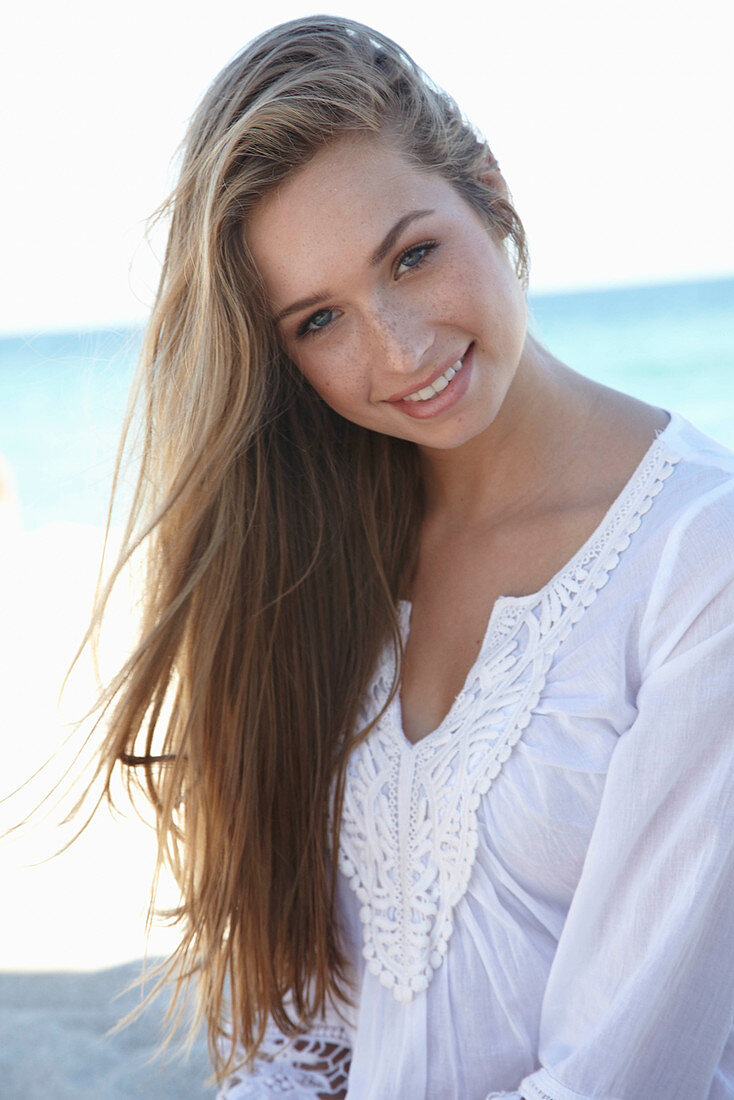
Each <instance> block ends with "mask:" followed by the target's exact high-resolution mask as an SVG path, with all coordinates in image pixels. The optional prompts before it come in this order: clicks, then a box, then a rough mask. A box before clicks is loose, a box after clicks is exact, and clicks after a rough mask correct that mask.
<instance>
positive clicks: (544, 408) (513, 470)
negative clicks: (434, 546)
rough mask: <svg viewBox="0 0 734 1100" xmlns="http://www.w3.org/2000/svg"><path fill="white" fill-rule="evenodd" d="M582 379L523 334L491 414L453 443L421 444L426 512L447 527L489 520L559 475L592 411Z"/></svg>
mask: <svg viewBox="0 0 734 1100" xmlns="http://www.w3.org/2000/svg"><path fill="white" fill-rule="evenodd" d="M585 381H586V380H584V379H582V378H581V376H580V375H577V374H576V373H575V372H574V371H571V370H570V369H569V368H568V367H566V366H564V365H563V364H562V363H561V362H560V361H559V360H557V359H555V358H554V357H553V356H552V355H551V354H550V353H549V352H547V351H546V350H545V349H544V348H542V347H540V345H539V344H538V343H537V342H536V341H535V340H534V339H533V337H532V336H528V337H527V339H526V342H525V347H524V349H523V352H522V356H521V359H520V363H519V365H518V369H517V372H516V374H515V377H514V379H513V381H512V384H511V385H510V388H509V389H508V391H507V394H506V396H505V398H504V400H503V402H502V406H501V408H500V411H499V412H498V414H497V415H496V417H495V418H494V420H493V421H492V422H491V423H490V424H489V425H488V426H487V427H486V428H485V429H484V430H483V431H482V432H480V433H479V435H476V436H474V437H472V438H471V439H469V440H468V441H467V442H466V443H463V444H461V445H460V446H458V447H454V448H451V449H438V448H429V447H421V448H420V453H421V466H422V471H423V478H424V484H425V492H426V519H427V521H428V522H430V523H439V524H441V525H442V526H446V527H447V528H453V527H461V528H463V529H466V528H471V527H472V526H481V525H485V524H487V523H493V522H495V521H496V520H497V519H499V518H500V517H502V516H505V515H508V514H511V513H512V512H513V511H514V510H515V509H516V508H520V507H527V505H528V504H530V503H531V502H532V501H534V500H537V499H539V498H542V497H543V496H544V494H545V493H546V492H547V491H548V489H549V488H550V487H551V486H552V485H553V484H554V483H555V482H556V481H557V478H558V473H559V470H560V468H561V466H562V464H563V463H564V462H565V461H567V460H568V459H569V457H570V454H569V447H570V446H572V445H573V443H572V440H573V438H577V437H578V434H577V432H571V431H570V430H569V428H570V423H571V422H573V424H574V426H575V427H576V428H578V427H579V425H580V423H581V422H582V421H583V420H585V419H586V418H587V417H588V416H589V413H590V411H591V403H592V397H591V395H590V392H589V390H588V389H587V386H586V385H585V384H584V383H585Z"/></svg>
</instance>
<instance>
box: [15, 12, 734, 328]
mask: <svg viewBox="0 0 734 1100" xmlns="http://www.w3.org/2000/svg"><path fill="white" fill-rule="evenodd" d="M314 11H325V12H329V13H333V14H340V15H346V16H349V17H350V18H354V19H358V20H360V21H362V22H366V23H369V24H371V25H372V26H375V27H376V28H378V29H379V30H381V31H383V32H385V33H387V34H388V35H390V36H391V37H392V38H394V39H395V40H396V41H397V42H399V43H400V44H401V45H402V46H403V47H404V48H406V49H407V50H408V52H409V53H411V54H412V55H413V56H414V57H415V59H416V60H417V61H418V62H419V63H420V64H421V65H422V66H423V67H424V68H425V69H426V70H427V72H428V73H429V74H430V75H431V76H432V77H433V78H434V79H435V80H436V81H437V82H438V83H439V84H441V85H442V86H443V87H445V88H446V89H447V90H448V91H449V92H450V93H451V94H452V95H453V96H454V98H455V99H456V100H457V101H458V103H459V104H460V106H461V107H462V109H463V111H464V113H465V114H466V115H467V116H468V117H469V118H470V119H471V120H472V122H473V123H474V124H475V125H476V126H477V127H478V128H479V129H480V130H481V131H483V133H484V134H485V135H486V136H487V138H488V140H489V143H490V145H491V147H492V150H493V152H494V154H495V156H496V157H497V159H498V160H499V162H500V165H501V167H502V169H503V172H504V174H505V178H506V179H507V181H508V183H509V186H510V189H511V191H512V194H513V197H514V200H515V204H516V207H517V209H518V212H519V213H520V216H521V218H522V220H523V222H524V224H525V227H526V231H527V234H528V239H529V245H530V255H531V263H532V267H531V291H535V292H542V291H547V290H568V289H581V288H586V287H606V286H620V285H626V284H637V283H649V282H671V281H684V280H696V279H704V278H713V277H719V276H727V275H731V274H734V219H733V218H732V216H731V203H732V195H734V154H733V153H732V144H733V143H732V141H731V134H732V129H733V126H732V123H733V121H734V120H733V119H732V103H733V102H734V94H733V91H734V88H733V87H732V84H733V81H732V76H731V72H732V68H731V49H730V44H731V41H732V38H731V31H732V22H734V12H733V11H732V8H731V4H730V0H696V3H695V4H694V3H691V2H690V0H684V2H683V0H666V2H661V0H615V2H614V3H611V2H606V3H603V4H602V3H599V2H598V0H553V2H552V3H551V2H549V0H504V2H503V3H489V2H487V0H483V2H482V3H480V4H476V3H471V2H467V0H453V2H452V3H450V4H442V5H439V4H432V3H430V0H420V2H418V0H402V2H399V3H396V2H395V0H393V2H391V3H388V2H387V0H372V2H371V3H364V2H346V0H345V2H343V3H339V4H336V5H334V4H325V5H321V6H316V7H314V6H312V5H311V4H308V3H300V2H294V0H291V2H286V0H271V2H270V3H268V4H267V5H254V4H249V3H247V2H246V0H245V2H243V0H239V2H237V3H234V2H232V0H207V2H206V3H201V0H199V2H197V3H196V4H194V3H189V2H188V0H147V2H146V0H126V2H125V3H124V4H101V3H99V0H68V2H66V3H64V4H59V3H58V2H56V0H42V2H34V0H28V3H26V4H23V5H21V4H14V5H13V6H12V8H10V9H9V10H8V11H7V12H6V13H5V14H4V17H3V24H4V27H3V41H2V44H0V94H1V102H2V105H3V116H4V119H3V132H4V135H5V141H4V144H5V150H4V152H5V157H4V169H3V172H2V173H1V174H0V233H1V240H2V253H3V262H2V264H0V280H1V282H0V334H12V333H32V332H36V331H43V330H63V329H74V328H94V327H107V326H124V325H128V324H137V323H140V322H142V321H143V320H144V318H145V316H146V314H147V312H148V309H149V307H150V304H151V301H152V298H153V294H154V290H155V286H156V282H157V273H158V265H159V259H158V258H159V257H160V255H161V254H162V249H163V246H164V240H163V237H162V235H161V234H160V233H158V234H157V235H153V237H152V239H151V240H150V242H148V241H146V237H145V223H146V219H147V218H148V216H149V215H150V214H151V213H152V212H153V211H154V210H155V208H156V207H157V206H158V205H159V203H161V202H162V201H163V199H164V198H165V196H166V194H167V192H168V191H169V189H170V188H171V186H172V184H173V181H174V176H173V174H172V167H171V162H172V158H173V154H174V152H175V150H176V147H177V146H178V144H179V142H180V140H181V138H182V137H183V133H184V130H185V126H186V121H187V119H188V118H189V116H190V115H191V114H192V112H193V110H194V108H195V107H196V104H197V102H198V100H199V99H200V97H201V95H202V94H203V92H204V90H205V89H206V87H207V85H208V84H209V83H210V81H211V80H212V79H213V77H214V76H215V75H216V73H217V72H218V71H219V69H220V68H221V67H222V66H223V65H224V64H225V63H226V62H227V61H228V60H229V59H230V58H231V57H232V56H233V55H234V54H235V53H237V52H238V51H239V50H240V49H241V47H242V46H243V45H244V44H245V43H246V42H247V41H248V40H249V39H250V38H252V37H253V36H254V35H256V34H258V33H259V32H260V31H262V30H264V29H265V28H266V27H268V26H272V25H274V24H275V23H279V22H282V21H284V20H286V19H291V18H295V17H297V16H301V15H308V14H312V13H313V12H314Z"/></svg>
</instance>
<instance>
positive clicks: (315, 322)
mask: <svg viewBox="0 0 734 1100" xmlns="http://www.w3.org/2000/svg"><path fill="white" fill-rule="evenodd" d="M335 317H336V310H333V309H319V310H317V311H316V313H312V314H311V316H310V317H307V318H306V320H305V321H304V322H303V324H302V325H299V326H298V329H297V330H296V335H297V336H313V335H315V334H316V333H318V332H323V331H324V329H326V328H328V327H329V325H330V324H331V323H332V321H333V320H334V319H335Z"/></svg>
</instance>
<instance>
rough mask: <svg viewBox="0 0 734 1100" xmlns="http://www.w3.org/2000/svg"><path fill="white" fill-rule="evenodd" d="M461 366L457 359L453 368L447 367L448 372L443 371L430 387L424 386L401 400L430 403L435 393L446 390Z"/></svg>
mask: <svg viewBox="0 0 734 1100" xmlns="http://www.w3.org/2000/svg"><path fill="white" fill-rule="evenodd" d="M463 366H464V364H463V362H462V360H461V359H457V360H456V362H455V363H454V365H453V367H449V368H448V370H445V371H444V372H443V374H442V375H440V376H439V377H438V378H437V379H436V381H435V382H431V384H430V386H424V387H423V389H422V390H418V391H417V392H416V393H411V394H408V396H407V397H404V398H403V401H430V399H431V398H432V397H435V396H436V394H437V393H441V391H442V390H445V389H446V387H447V386H448V384H449V382H450V381H451V379H452V378H453V377H454V375H455V374H457V373H458V372H459V371H460V370H461V368H462V367H463Z"/></svg>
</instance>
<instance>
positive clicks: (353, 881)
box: [219, 415, 734, 1100]
mask: <svg viewBox="0 0 734 1100" xmlns="http://www.w3.org/2000/svg"><path fill="white" fill-rule="evenodd" d="M400 614H401V622H402V629H403V632H404V636H407V631H408V630H409V628H410V604H408V603H406V602H403V603H401V605H400ZM393 668H394V654H393V652H392V646H391V645H388V646H387V647H386V649H385V652H384V653H383V654H382V656H381V658H380V661H379V663H378V667H377V669H376V671H375V675H374V678H373V680H372V683H371V686H370V689H369V691H368V693H367V697H366V699H365V701H364V705H363V710H362V714H361V721H362V723H363V722H364V721H365V720H366V719H367V718H369V717H371V716H373V715H374V714H376V712H377V710H379V707H380V705H381V704H382V702H383V701H384V699H385V698H386V696H387V694H388V690H389V686H390V683H391V679H392V671H393ZM339 865H340V869H341V874H340V884H339V911H340V917H341V921H342V924H343V928H344V935H345V943H346V947H347V952H348V955H349V957H350V958H351V959H352V961H353V966H354V974H355V978H356V988H357V994H356V1001H357V1004H356V1007H355V1008H354V1009H350V1010H348V1011H347V1012H346V1017H347V1018H346V1020H342V1019H340V1017H339V1016H338V1015H337V1014H336V1012H334V1011H333V1010H330V1011H329V1013H328V1014H327V1016H326V1018H325V1019H324V1021H323V1023H322V1025H321V1026H318V1027H315V1028H314V1029H312V1030H311V1031H310V1032H309V1034H308V1035H306V1036H304V1037H303V1038H301V1039H298V1040H296V1041H294V1042H290V1043H288V1042H286V1041H285V1040H284V1039H283V1037H282V1036H281V1035H279V1034H278V1033H277V1032H276V1031H274V1030H273V1029H270V1030H269V1033H268V1039H267V1043H266V1046H265V1048H264V1055H265V1056H264V1057H261V1058H259V1059H258V1061H257V1062H256V1064H255V1066H254V1069H252V1070H250V1071H247V1070H244V1069H243V1070H240V1071H238V1072H237V1073H235V1075H234V1076H233V1077H231V1078H230V1079H229V1080H228V1082H227V1083H226V1084H225V1085H224V1086H223V1088H222V1090H221V1092H220V1094H219V1096H220V1100H245V1098H246V1097H247V1098H249V1097H260V1098H267V1097H273V1096H280V1095H281V1094H287V1095H288V1096H289V1097H291V1100H306V1098H309V1100H313V1098H315V1097H329V1096H335V1095H338V1094H339V1093H340V1091H341V1090H343V1088H344V1087H345V1085H347V1096H348V1100H487V1098H489V1097H505V1098H507V1100H510V1098H517V1097H520V1096H522V1097H525V1098H526V1100H592V1098H593V1100H663V1098H664V1100H724V1098H727V1100H731V1098H734V1030H733V1029H734V454H732V453H731V452H729V451H728V450H726V449H725V448H724V447H722V446H720V445H719V444H718V443H715V442H714V441H713V440H711V439H709V438H708V437H707V436H705V435H703V434H702V433H701V432H699V431H698V430H697V429H696V428H694V427H693V426H692V425H691V424H689V423H688V422H687V421H686V420H684V419H683V418H682V417H680V416H678V415H673V416H672V418H671V421H670V423H669V424H668V426H667V427H666V428H665V430H664V431H663V432H662V433H660V434H659V437H658V438H657V440H656V441H655V442H654V443H653V445H652V447H651V448H650V450H649V451H648V453H647V455H646V456H645V458H644V459H643V461H642V463H641V464H640V466H639V467H638V469H637V470H636V472H635V474H634V475H633V477H632V478H631V480H630V481H629V483H628V484H627V486H626V487H625V489H624V491H623V492H622V493H621V495H620V496H619V497H618V499H617V500H616V501H615V503H614V504H613V505H612V507H611V508H610V510H609V512H608V513H607V515H606V517H605V519H604V521H603V522H602V523H601V525H600V526H599V528H598V529H597V531H596V532H595V533H594V534H593V535H592V537H591V538H590V539H589V540H588V541H587V542H586V543H585V545H584V546H583V547H582V548H581V549H580V550H579V552H578V553H577V554H576V555H575V556H574V558H573V559H572V560H571V561H570V562H569V563H568V565H567V566H566V567H565V568H564V569H563V570H561V572H560V573H558V574H557V575H556V576H555V577H554V578H553V579H552V580H551V581H550V583H549V584H547V585H546V586H545V587H544V588H543V589H542V590H541V591H540V592H538V593H536V594H535V595H532V596H524V597H501V598H500V599H499V600H498V601H497V603H496V605H495V607H494V609H493V611H492V615H491V617H490V620H489V623H488V625H487V631H486V635H485V638H484V641H483V643H482V647H481V651H480V653H479V656H478V657H477V660H476V662H475V664H474V666H473V667H472V669H471V671H470V672H469V674H468V676H467V679H466V683H465V685H464V688H463V690H462V691H461V692H460V693H459V695H458V696H457V697H456V700H455V702H454V704H453V706H452V707H451V710H450V711H449V713H448V714H447V715H446V717H445V718H444V720H443V721H442V722H441V724H440V726H439V727H438V728H437V729H436V730H434V731H433V732H432V733H431V734H429V735H428V736H427V737H425V738H423V740H421V741H419V742H418V743H417V744H415V745H413V744H411V743H410V742H409V741H408V740H407V739H406V737H405V735H404V734H403V732H402V728H401V713H400V700H399V695H397V696H396V697H395V698H394V699H393V701H392V703H391V704H390V707H389V709H388V711H387V713H386V714H385V716H384V717H383V719H382V720H381V721H380V722H379V724H378V725H377V726H376V727H375V729H373V730H372V732H371V733H370V735H369V737H368V738H367V740H366V741H365V742H364V743H363V744H362V745H360V746H359V747H358V748H357V749H356V750H355V752H354V753H353V755H352V758H351V761H350V764H349V769H348V777H347V789H346V799H345V806H344V817H343V825H342V830H341V844H340V859H339ZM350 1061H351V1066H350V1065H349V1063H350ZM347 1073H348V1083H347Z"/></svg>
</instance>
